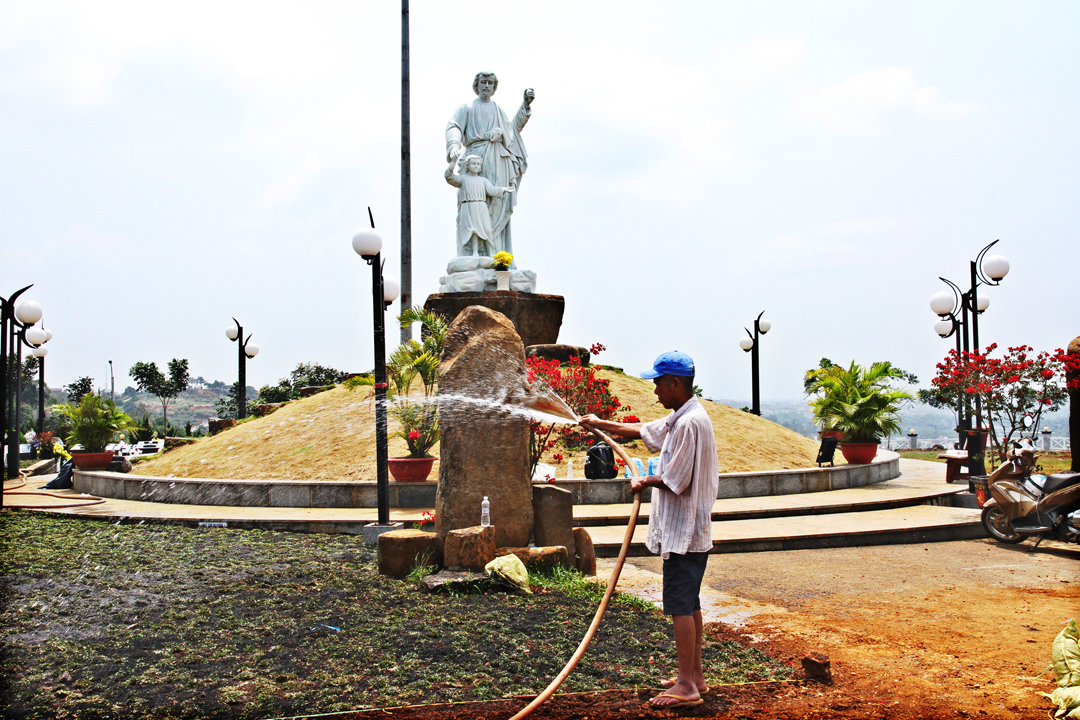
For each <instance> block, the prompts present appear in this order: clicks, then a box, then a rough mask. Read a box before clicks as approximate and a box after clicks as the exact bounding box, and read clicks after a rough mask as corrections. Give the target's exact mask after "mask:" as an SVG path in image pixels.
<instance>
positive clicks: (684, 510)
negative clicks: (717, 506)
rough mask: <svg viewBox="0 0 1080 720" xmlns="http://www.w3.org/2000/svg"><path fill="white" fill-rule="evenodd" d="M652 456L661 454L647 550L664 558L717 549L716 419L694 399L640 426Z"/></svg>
mask: <svg viewBox="0 0 1080 720" xmlns="http://www.w3.org/2000/svg"><path fill="white" fill-rule="evenodd" d="M641 439H642V440H644V441H645V447H647V448H648V449H649V452H656V451H657V450H659V451H660V464H659V469H658V470H657V474H658V475H660V479H661V480H663V481H664V484H663V486H658V487H654V488H653V489H652V504H651V508H650V510H649V533H648V535H647V536H646V538H645V545H646V547H648V548H649V551H650V552H652V553H655V554H657V555H662V556H663V557H664V558H665V559H666V558H667V557H668V555H670V554H671V553H675V554H677V555H683V554H685V553H688V552H709V551H710V550H712V505H713V501H715V500H716V491H717V486H718V485H719V483H720V477H719V474H718V468H717V461H716V436H715V435H714V434H713V426H712V419H711V418H710V417H709V414H708V413H706V412H705V408H703V407H702V406H701V403H699V402H698V401H697V398H696V397H692V398H690V399H689V400H687V401H686V403H685V404H683V406H682V407H681V408H679V409H678V410H676V411H675V412H673V413H672V414H671V415H669V416H667V417H666V418H662V419H660V420H654V421H653V422H650V423H646V424H645V425H642V426H641Z"/></svg>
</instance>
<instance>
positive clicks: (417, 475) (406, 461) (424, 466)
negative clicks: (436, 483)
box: [387, 457, 435, 482]
mask: <svg viewBox="0 0 1080 720" xmlns="http://www.w3.org/2000/svg"><path fill="white" fill-rule="evenodd" d="M434 464H435V458H433V457H430V458H408V457H403V458H389V459H388V460H387V465H388V466H389V467H390V474H391V475H393V476H394V480H396V481H398V482H423V481H424V480H427V476H428V475H430V474H431V466H432V465H434Z"/></svg>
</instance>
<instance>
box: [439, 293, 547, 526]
mask: <svg viewBox="0 0 1080 720" xmlns="http://www.w3.org/2000/svg"><path fill="white" fill-rule="evenodd" d="M532 396H533V394H532V389H531V388H530V386H529V384H528V381H527V380H526V374H525V351H524V348H523V347H522V344H521V338H520V337H519V336H518V334H517V332H516V331H515V330H514V325H513V323H511V322H510V320H509V319H508V318H507V317H506V316H505V315H502V314H501V313H497V312H495V311H493V310H490V309H488V308H486V307H480V306H472V307H468V308H465V309H464V310H463V311H462V312H461V314H460V315H458V316H457V318H456V319H455V320H454V321H453V322H452V323H450V326H449V327H448V328H447V331H446V338H445V340H444V342H443V353H442V358H441V361H440V363H439V398H440V399H439V413H440V425H441V435H440V438H439V487H438V490H437V493H436V496H435V532H436V533H437V534H438V535H439V536H440V537H445V536H446V534H447V533H448V532H450V531H451V530H457V529H460V528H467V527H472V526H474V525H476V524H477V523H479V522H480V504H481V502H483V500H484V497H485V496H486V497H487V498H488V499H489V501H490V503H491V524H492V525H493V526H494V528H495V542H496V544H497V545H498V546H500V547H503V546H519V545H525V544H527V543H528V542H529V536H530V535H531V534H532V529H533V508H532V483H531V482H530V480H529V460H528V455H529V419H528V416H527V415H526V414H524V413H522V412H521V411H520V409H519V408H520V407H521V405H522V403H523V402H525V401H526V400H527V399H528V398H529V397H532Z"/></svg>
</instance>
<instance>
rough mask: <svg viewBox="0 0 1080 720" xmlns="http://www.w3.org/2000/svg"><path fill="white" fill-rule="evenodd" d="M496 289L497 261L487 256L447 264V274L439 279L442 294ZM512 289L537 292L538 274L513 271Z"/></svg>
mask: <svg viewBox="0 0 1080 720" xmlns="http://www.w3.org/2000/svg"><path fill="white" fill-rule="evenodd" d="M496 288H497V286H496V280H495V261H494V260H493V259H492V258H490V257H488V256H487V255H471V256H470V255H467V256H464V257H456V258H454V259H453V260H451V261H450V262H449V263H447V264H446V274H445V275H443V276H442V277H440V278H439V292H440V293H482V292H493V291H494V290H496ZM510 289H511V290H512V291H514V292H519V293H534V292H536V273H534V272H533V271H532V270H521V269H520V268H513V269H511V271H510Z"/></svg>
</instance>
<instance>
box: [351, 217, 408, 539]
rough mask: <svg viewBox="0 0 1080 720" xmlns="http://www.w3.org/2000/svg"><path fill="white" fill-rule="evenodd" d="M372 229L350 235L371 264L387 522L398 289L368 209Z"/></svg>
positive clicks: (383, 519) (382, 505) (380, 491)
mask: <svg viewBox="0 0 1080 720" xmlns="http://www.w3.org/2000/svg"><path fill="white" fill-rule="evenodd" d="M368 219H369V220H370V221H371V228H370V229H365V230H361V231H360V232H358V233H356V234H355V235H353V239H352V246H353V250H354V251H356V254H357V255H359V256H360V257H362V258H363V259H364V260H365V261H366V262H367V264H368V265H370V266H371V299H372V306H373V309H374V320H375V323H374V325H375V460H376V481H377V495H378V504H379V521H378V524H379V525H389V524H390V484H389V473H388V467H387V466H388V458H389V453H388V451H387V445H386V326H385V318H386V308H388V307H390V304H391V303H392V302H394V300H395V299H397V296H398V292H399V288H398V283H397V281H396V280H394V279H393V278H385V277H383V260H382V254H381V253H382V245H383V241H382V236H380V235H379V233H377V232H375V218H374V216H372V214H371V208H368Z"/></svg>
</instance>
